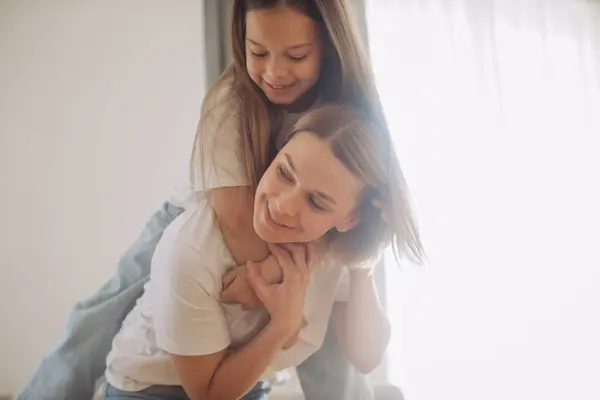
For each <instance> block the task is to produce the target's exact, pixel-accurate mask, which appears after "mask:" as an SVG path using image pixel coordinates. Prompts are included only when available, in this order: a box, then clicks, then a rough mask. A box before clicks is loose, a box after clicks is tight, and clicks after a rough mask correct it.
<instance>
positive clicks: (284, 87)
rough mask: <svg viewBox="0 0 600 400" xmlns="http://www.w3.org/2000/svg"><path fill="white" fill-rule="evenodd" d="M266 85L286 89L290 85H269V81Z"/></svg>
mask: <svg viewBox="0 0 600 400" xmlns="http://www.w3.org/2000/svg"><path fill="white" fill-rule="evenodd" d="M267 85H269V86H271V87H272V88H273V89H287V88H289V87H290V86H292V85H285V86H280V85H271V84H270V83H268V82H267Z"/></svg>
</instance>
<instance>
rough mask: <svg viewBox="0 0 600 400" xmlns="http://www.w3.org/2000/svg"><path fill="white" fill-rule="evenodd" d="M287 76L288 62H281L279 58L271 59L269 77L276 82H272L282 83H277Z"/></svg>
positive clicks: (268, 67) (268, 65) (268, 70)
mask: <svg viewBox="0 0 600 400" xmlns="http://www.w3.org/2000/svg"><path fill="white" fill-rule="evenodd" d="M286 75H287V65H286V62H285V61H283V60H281V58H279V57H271V59H270V60H269V63H268V64H267V76H268V77H269V78H271V79H272V80H274V81H275V82H271V83H274V84H277V83H280V82H277V80H278V79H283V78H285V77H286Z"/></svg>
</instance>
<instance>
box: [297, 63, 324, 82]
mask: <svg viewBox="0 0 600 400" xmlns="http://www.w3.org/2000/svg"><path fill="white" fill-rule="evenodd" d="M320 74H321V64H320V62H318V61H313V62H306V63H303V64H300V65H298V66H296V68H295V73H294V75H296V77H297V78H298V79H302V80H303V81H306V82H307V83H310V84H314V83H315V82H316V81H317V80H318V79H319V75H320Z"/></svg>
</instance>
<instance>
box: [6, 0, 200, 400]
mask: <svg viewBox="0 0 600 400" xmlns="http://www.w3.org/2000/svg"><path fill="white" fill-rule="evenodd" d="M202 3H203V2H202V1H199V0H176V1H174V0H171V1H168V2H166V1H162V0H144V1H141V0H130V1H126V2H124V1H99V0H97V1H87V2H80V1H75V0H53V1H51V2H50V1H41V0H39V1H35V0H3V1H1V2H0V187H1V197H0V198H1V207H0V293H1V295H2V300H1V302H0V393H9V392H14V391H15V390H16V389H17V388H18V387H19V386H20V385H22V384H23V383H24V381H25V380H26V378H27V377H28V375H29V374H30V373H31V372H32V369H33V368H34V366H35V365H36V363H37V362H38V361H39V360H40V358H41V357H42V355H43V354H44V353H45V352H46V351H47V350H48V349H49V347H50V346H51V345H52V344H53V343H54V341H55V340H56V338H57V336H58V335H59V333H60V330H61V328H62V326H63V324H64V322H65V319H66V317H67V314H68V311H69V309H70V307H71V306H72V305H73V304H74V303H75V301H77V300H78V299H80V298H82V297H84V296H87V295H90V294H92V293H93V292H94V291H95V290H96V289H97V288H98V287H99V286H100V285H101V284H102V283H103V282H104V281H105V280H106V279H107V278H109V277H110V276H111V275H112V274H113V271H114V268H115V266H116V262H117V260H118V257H119V255H120V254H121V253H122V252H123V250H124V249H125V248H126V247H127V246H128V245H129V244H130V243H131V242H132V241H133V240H134V238H135V236H136V235H137V233H138V232H139V231H140V230H141V229H142V227H143V224H144V222H145V220H146V219H147V218H148V217H149V216H150V214H151V213H152V212H153V211H154V210H155V209H158V207H159V206H160V204H161V202H162V201H163V200H165V199H166V197H167V196H168V193H169V190H170V188H171V185H172V184H173V183H174V181H177V180H180V179H183V174H184V173H185V171H186V167H187V162H188V156H189V149H190V144H191V140H192V137H193V134H194V131H195V126H196V122H197V118H198V116H199V108H200V104H201V99H202V94H203V92H204V87H205V82H203V76H204V71H203V63H202V55H203V40H202V36H203V26H202V24H203V23H202V21H203V11H202Z"/></svg>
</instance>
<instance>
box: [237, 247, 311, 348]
mask: <svg viewBox="0 0 600 400" xmlns="http://www.w3.org/2000/svg"><path fill="white" fill-rule="evenodd" d="M269 249H270V250H271V254H272V255H273V256H274V257H275V259H276V260H277V262H278V263H279V266H280V267H281V270H282V272H283V280H282V282H281V283H280V284H275V285H270V286H269V285H267V283H266V282H265V281H264V279H263V278H262V277H261V276H260V274H259V272H258V268H257V266H256V264H254V263H248V264H247V270H248V271H247V274H246V277H247V279H248V282H249V283H250V285H251V286H252V288H253V289H254V292H255V293H256V295H257V297H258V299H259V300H260V301H261V302H262V303H263V304H264V306H265V308H266V309H267V311H269V314H270V315H271V323H272V324H276V325H278V326H279V327H281V328H282V329H284V331H285V332H286V333H287V334H288V335H289V338H288V339H291V338H292V337H293V336H294V335H295V334H296V333H297V332H298V331H299V329H301V328H302V322H303V320H304V318H303V316H302V313H303V311H304V296H305V294H306V288H307V286H308V278H309V273H310V270H311V269H312V267H313V259H314V256H313V251H314V249H313V245H311V244H308V245H299V244H286V245H269Z"/></svg>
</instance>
